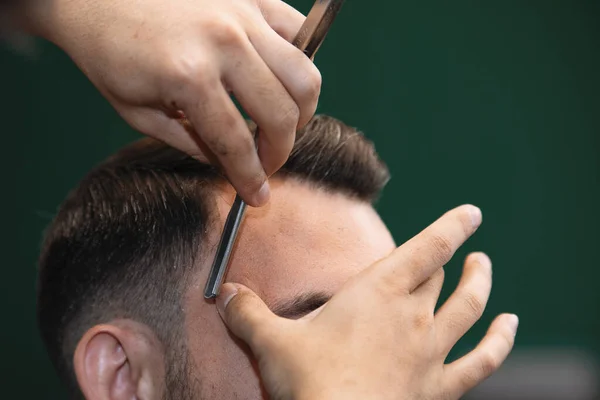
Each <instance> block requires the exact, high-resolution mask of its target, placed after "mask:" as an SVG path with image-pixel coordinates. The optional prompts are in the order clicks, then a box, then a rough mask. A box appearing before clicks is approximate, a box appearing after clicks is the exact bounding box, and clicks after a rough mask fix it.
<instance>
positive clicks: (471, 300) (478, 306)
mask: <svg viewBox="0 0 600 400" xmlns="http://www.w3.org/2000/svg"><path fill="white" fill-rule="evenodd" d="M463 301H464V304H465V306H466V307H467V309H468V310H469V312H470V313H471V315H473V316H475V317H477V318H479V317H481V315H482V314H483V310H484V309H485V305H484V304H483V300H482V299H481V298H479V296H477V295H476V294H474V293H471V292H465V293H464V294H463Z"/></svg>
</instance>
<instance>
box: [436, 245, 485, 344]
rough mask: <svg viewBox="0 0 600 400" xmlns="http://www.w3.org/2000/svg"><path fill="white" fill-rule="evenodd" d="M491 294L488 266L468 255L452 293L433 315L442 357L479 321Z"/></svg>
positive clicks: (476, 255)
mask: <svg viewBox="0 0 600 400" xmlns="http://www.w3.org/2000/svg"><path fill="white" fill-rule="evenodd" d="M491 290H492V262H491V261H490V259H489V258H488V256H486V255H485V254H484V253H473V254H470V255H469V256H468V257H467V259H466V260H465V266H464V269H463V274H462V277H461V279H460V282H459V283H458V287H457V288H456V290H455V291H454V293H453V294H452V295H451V296H450V298H448V300H447V301H446V303H444V305H443V306H442V307H441V308H440V309H439V310H438V312H437V313H436V314H435V326H436V331H437V332H439V340H440V346H441V347H440V348H441V351H442V352H443V354H448V352H449V351H450V349H452V347H453V346H454V345H455V344H456V342H458V340H459V339H460V338H461V337H463V335H464V334H465V333H467V331H468V330H469V329H471V327H472V326H473V324H474V323H475V322H477V321H478V320H479V318H481V315H482V314H483V310H484V309H485V306H486V305H487V301H488V299H489V297H490V291H491Z"/></svg>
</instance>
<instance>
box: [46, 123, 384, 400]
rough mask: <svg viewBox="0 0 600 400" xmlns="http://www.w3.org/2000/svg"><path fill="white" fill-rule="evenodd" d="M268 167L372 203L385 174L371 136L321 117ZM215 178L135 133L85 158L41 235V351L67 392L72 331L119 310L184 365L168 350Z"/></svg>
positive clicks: (179, 335) (209, 216)
mask: <svg viewBox="0 0 600 400" xmlns="http://www.w3.org/2000/svg"><path fill="white" fill-rule="evenodd" d="M249 128H250V130H253V131H254V130H255V129H256V127H255V125H254V124H252V123H249ZM277 175H278V176H279V177H282V178H284V179H286V178H294V179H297V180H300V181H302V182H306V183H307V184H309V185H314V186H316V187H319V188H321V189H324V190H328V191H333V192H338V193H344V194H345V195H347V196H350V197H353V198H357V199H359V200H362V201H365V202H371V203H372V202H374V201H375V200H376V199H377V197H378V196H379V194H380V192H381V190H382V189H383V187H384V186H385V184H386V183H387V181H388V179H389V173H388V170H387V168H386V166H385V165H384V164H383V162H382V161H381V160H380V159H379V158H378V156H377V154H376V153H375V149H374V147H373V145H372V144H371V142H369V141H368V140H366V139H365V138H364V136H363V135H362V134H361V133H360V132H358V131H357V130H355V129H353V128H351V127H349V126H347V125H345V124H344V123H342V122H341V121H338V120H336V119H334V118H332V117H328V116H316V117H314V118H313V119H312V120H311V121H310V122H309V123H308V124H307V126H306V127H305V128H303V129H302V130H300V131H299V132H298V133H297V136H296V141H295V145H294V148H293V150H292V152H291V155H290V157H289V159H288V160H287V162H286V164H285V165H284V166H283V167H282V168H281V170H280V171H279V172H278V173H277ZM223 182H225V178H224V177H223V176H222V175H221V174H220V173H219V171H218V169H216V168H215V167H213V166H210V165H207V164H202V163H200V162H198V161H196V160H194V159H192V158H191V157H189V156H187V155H186V154H184V153H182V152H180V151H178V150H175V149H173V148H170V147H168V146H167V145H165V144H163V143H162V142H159V141H156V140H154V139H142V140H140V141H138V142H135V143H134V144H132V145H129V146H127V147H125V148H123V149H122V150H121V151H119V152H118V153H116V154H115V155H114V156H112V157H110V158H109V159H108V160H106V161H105V162H104V163H102V164H100V165H99V166H98V167H96V168H95V169H93V170H92V171H91V172H90V173H89V174H88V175H87V176H86V177H85V178H84V179H83V180H82V181H81V182H80V184H79V186H78V187H77V188H75V189H74V190H73V191H72V192H71V193H70V194H69V196H68V197H67V199H66V200H65V201H64V203H63V204H62V205H61V206H60V208H59V210H58V213H57V215H56V216H55V218H54V220H53V222H52V223H51V225H50V226H49V228H48V229H47V232H46V235H45V239H44V243H43V246H42V252H41V256H40V269H39V279H38V299H37V313H38V324H39V328H40V330H41V334H42V338H43V340H44V343H45V345H46V347H47V350H48V353H49V355H50V359H51V360H52V362H53V364H54V366H55V367H56V369H57V371H58V373H59V375H60V377H61V379H63V381H64V382H65V383H66V384H67V385H68V387H69V389H70V392H71V394H72V395H73V396H74V397H77V396H79V389H78V386H77V381H76V378H75V375H74V371H73V360H72V359H73V354H74V351H75V348H76V346H77V343H78V341H79V340H80V338H81V337H82V336H83V334H84V333H85V332H86V331H87V330H88V329H90V328H91V327H93V326H94V325H97V324H100V323H106V322H110V321H111V320H114V319H117V318H129V319H134V320H137V321H140V322H142V323H145V324H147V325H148V326H149V327H150V328H152V329H153V330H154V332H155V333H156V335H157V337H158V338H159V339H160V340H161V342H162V344H163V345H164V347H165V349H166V351H167V353H168V354H173V355H174V356H173V357H171V358H169V356H168V355H167V360H168V364H169V365H166V366H165V367H166V368H167V374H168V375H169V374H171V375H173V376H176V375H177V374H178V373H180V372H181V371H183V369H181V368H184V367H183V366H181V365H177V364H181V362H180V361H176V360H175V359H178V360H180V359H181V353H178V351H179V350H181V349H185V338H184V335H183V330H182V324H183V321H184V318H185V316H184V313H183V311H182V304H181V303H182V295H183V294H184V293H185V290H186V288H187V285H188V282H189V279H187V278H188V277H189V276H190V273H191V272H193V271H194V270H195V268H194V266H196V265H198V263H197V261H198V257H202V255H203V252H204V250H205V249H204V246H203V242H204V238H205V237H206V234H207V232H208V231H209V230H212V229H219V230H220V229H221V226H220V224H217V223H216V222H217V221H215V218H213V214H214V213H213V211H214V207H215V199H214V197H213V194H214V192H215V190H216V189H215V184H222V183H223ZM177 349H179V350H177ZM175 355H177V356H175ZM179 379H180V378H179ZM171 383H172V382H171ZM167 384H169V382H167ZM172 384H173V385H176V383H172ZM169 390H172V391H174V390H176V388H175V387H171V388H169ZM175 397H176V396H175ZM182 397H183V394H182Z"/></svg>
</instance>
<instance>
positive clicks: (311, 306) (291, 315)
mask: <svg viewBox="0 0 600 400" xmlns="http://www.w3.org/2000/svg"><path fill="white" fill-rule="evenodd" d="M331 297H332V295H331V294H330V293H325V292H307V293H302V294H300V295H298V296H296V297H293V298H291V299H287V300H281V301H278V302H276V303H275V304H273V305H272V306H271V311H273V313H274V314H275V315H278V316H280V317H282V318H288V319H297V318H300V317H303V316H305V315H306V314H308V313H310V312H312V311H314V310H316V309H317V308H319V307H321V306H322V305H323V304H325V303H327V302H328V301H329V299H331Z"/></svg>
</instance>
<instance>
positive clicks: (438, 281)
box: [412, 268, 444, 314]
mask: <svg viewBox="0 0 600 400" xmlns="http://www.w3.org/2000/svg"><path fill="white" fill-rule="evenodd" d="M442 286H444V268H440V269H438V270H437V271H436V272H434V274H433V275H432V276H431V278H429V279H427V280H426V281H425V282H423V283H422V284H421V285H419V286H418V287H417V288H416V289H415V290H414V291H413V292H412V295H413V296H415V297H417V298H418V299H419V303H420V304H421V305H423V306H425V307H427V308H428V309H431V313H432V314H433V312H434V310H435V305H436V304H437V301H438V299H439V297H440V293H441V292H442Z"/></svg>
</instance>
